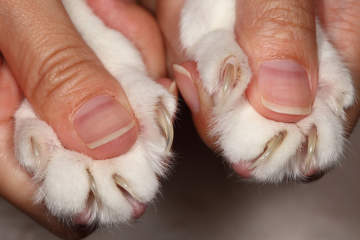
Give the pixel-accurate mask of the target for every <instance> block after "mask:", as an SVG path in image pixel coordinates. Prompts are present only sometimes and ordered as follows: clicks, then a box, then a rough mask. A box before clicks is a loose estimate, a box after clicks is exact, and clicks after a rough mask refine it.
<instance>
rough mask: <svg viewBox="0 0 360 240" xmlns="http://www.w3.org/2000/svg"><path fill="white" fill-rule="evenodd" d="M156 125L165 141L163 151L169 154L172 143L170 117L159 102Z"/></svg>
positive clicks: (172, 131)
mask: <svg viewBox="0 0 360 240" xmlns="http://www.w3.org/2000/svg"><path fill="white" fill-rule="evenodd" d="M157 120H158V124H159V127H160V129H161V131H162V134H163V136H164V137H165V139H166V147H165V151H166V152H170V150H171V146H172V144H173V141H174V128H173V125H172V121H171V115H170V113H169V112H168V110H167V109H166V107H165V106H164V105H163V104H162V103H161V102H160V103H159V105H158V119H157Z"/></svg>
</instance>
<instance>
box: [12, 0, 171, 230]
mask: <svg viewBox="0 0 360 240" xmlns="http://www.w3.org/2000/svg"><path fill="white" fill-rule="evenodd" d="M62 2H63V4H64V6H65V8H66V10H67V12H68V14H69V16H70V17H71V19H72V21H73V23H74V25H75V26H76V28H77V29H78V31H79V32H80V33H81V35H82V36H83V38H84V40H85V41H86V42H87V44H88V45H89V46H90V47H91V48H92V49H93V50H94V52H95V53H96V55H97V56H98V57H99V59H100V60H101V61H102V62H103V64H104V66H105V68H107V70H108V71H109V72H110V73H111V74H112V75H113V76H114V77H115V78H116V79H118V81H119V82H120V83H121V86H122V87H123V89H124V91H125V93H126V95H127V96H128V99H129V102H130V104H131V106H132V109H133V110H134V113H135V115H136V117H137V119H138V122H139V123H140V125H141V126H140V129H141V132H140V135H139V136H138V139H137V141H136V143H135V144H134V146H133V147H132V148H131V149H130V151H129V152H127V153H126V154H124V155H122V156H119V157H116V158H113V159H107V160H102V161H93V160H92V159H91V158H89V157H88V156H85V155H82V154H79V153H77V152H73V151H69V150H67V149H64V148H63V147H62V145H61V143H60V141H59V140H58V138H57V136H56V134H55V133H54V131H53V130H52V129H51V127H50V126H48V125H47V124H46V123H45V122H43V121H41V120H40V119H38V118H37V116H36V115H35V114H34V112H33V110H32V109H31V106H30V104H29V103H28V102H27V101H26V100H25V101H24V103H23V104H22V105H21V107H20V108H19V110H18V111H17V113H16V115H15V119H16V127H15V139H14V140H15V152H16V157H17V159H18V160H19V161H20V163H21V164H22V166H24V167H25V168H26V170H28V171H29V172H30V173H32V174H33V175H34V180H35V181H36V182H38V183H39V186H40V187H39V191H38V193H37V195H36V197H35V200H36V201H37V202H43V203H44V204H45V205H46V206H47V208H48V209H49V210H50V212H51V213H52V214H53V215H55V216H58V217H61V218H66V217H73V216H74V215H76V214H79V213H81V212H82V211H83V210H84V209H85V208H86V206H87V204H88V198H89V193H90V178H89V175H88V174H89V173H90V174H91V175H92V176H93V179H94V180H95V185H96V189H97V192H98V195H99V197H100V199H97V200H96V201H98V203H100V204H97V205H96V206H95V202H94V203H93V206H90V209H91V211H92V212H91V216H92V218H91V219H92V220H94V221H98V222H99V223H100V224H102V225H104V224H116V223H118V222H124V221H128V220H130V219H131V218H132V214H133V209H132V206H131V205H130V203H129V202H128V201H127V199H126V198H125V197H124V196H123V194H122V192H121V191H120V190H119V189H118V187H117V186H116V185H115V183H114V180H113V175H114V174H115V173H116V174H118V175H120V176H121V177H122V178H123V179H125V180H126V181H127V183H128V185H129V186H130V187H131V189H132V191H133V192H134V193H135V194H136V196H137V197H138V198H139V199H140V200H141V202H143V203H148V202H149V201H151V200H152V199H153V198H154V197H155V195H156V193H157V191H158V187H159V182H158V180H157V175H159V176H163V175H164V174H165V173H166V170H167V166H166V165H164V160H165V158H168V157H169V154H168V153H166V152H165V151H164V150H165V145H166V141H165V139H164V137H163V136H162V134H161V129H160V128H159V127H158V124H157V121H156V117H157V116H156V108H157V104H158V102H159V101H160V100H161V101H162V103H163V104H164V105H165V107H166V108H167V110H168V112H169V113H170V114H171V115H174V113H175V110H176V102H175V99H174V97H173V96H172V95H171V94H170V93H168V92H167V90H166V89H164V88H163V87H162V86H161V85H159V84H157V83H156V82H155V81H153V80H152V79H150V77H149V76H148V75H147V72H146V68H145V65H144V63H143V61H142V58H141V55H140V53H139V51H138V50H137V49H136V48H135V47H134V46H133V45H132V43H131V42H130V41H129V40H127V39H126V38H125V37H124V36H123V35H122V34H121V33H119V32H117V31H115V30H112V29H109V28H108V27H106V26H105V25H104V24H103V22H102V21H101V20H100V19H99V18H98V17H96V16H95V15H94V14H93V12H92V10H91V9H90V8H89V7H88V6H87V4H86V1H85V0H76V1H74V0H63V1H62ZM31 139H32V140H31ZM33 146H35V149H37V148H38V151H37V153H38V154H34V150H33ZM37 155H38V156H37Z"/></svg>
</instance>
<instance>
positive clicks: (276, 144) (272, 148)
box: [249, 132, 286, 170]
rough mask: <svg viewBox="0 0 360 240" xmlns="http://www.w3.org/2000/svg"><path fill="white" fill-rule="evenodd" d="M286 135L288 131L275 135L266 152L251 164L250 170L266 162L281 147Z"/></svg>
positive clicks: (267, 145)
mask: <svg viewBox="0 0 360 240" xmlns="http://www.w3.org/2000/svg"><path fill="white" fill-rule="evenodd" d="M285 137H286V132H280V133H279V134H277V135H276V136H274V137H273V138H272V139H271V140H270V141H269V142H268V143H267V144H266V147H265V150H264V152H263V153H262V154H261V155H260V156H259V157H258V158H257V159H256V160H255V161H253V163H252V164H251V165H250V168H249V170H254V169H255V168H256V167H258V166H260V165H263V164H266V163H267V162H268V161H269V160H270V159H271V156H272V155H273V153H274V152H275V151H276V150H277V149H278V148H279V146H280V145H281V143H282V142H283V141H284V138H285Z"/></svg>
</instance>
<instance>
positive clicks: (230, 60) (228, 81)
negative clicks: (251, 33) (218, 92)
mask: <svg viewBox="0 0 360 240" xmlns="http://www.w3.org/2000/svg"><path fill="white" fill-rule="evenodd" d="M223 65H224V66H223V68H222V70H221V75H220V79H221V80H222V84H223V86H222V96H223V97H224V96H227V95H228V94H229V93H230V91H231V90H232V89H233V88H234V87H235V85H236V83H237V80H238V76H240V68H239V67H238V64H237V62H236V57H235V56H229V57H227V58H226V59H225V61H224V64H223Z"/></svg>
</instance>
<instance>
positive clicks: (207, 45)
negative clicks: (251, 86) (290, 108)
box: [180, 0, 354, 182]
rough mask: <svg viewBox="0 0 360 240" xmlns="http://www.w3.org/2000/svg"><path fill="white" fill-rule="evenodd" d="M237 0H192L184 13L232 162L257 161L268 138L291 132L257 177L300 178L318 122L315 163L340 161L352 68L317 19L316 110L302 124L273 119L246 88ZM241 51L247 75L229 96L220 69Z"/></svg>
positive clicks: (189, 44) (192, 53) (184, 39)
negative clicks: (249, 99) (255, 105)
mask: <svg viewBox="0 0 360 240" xmlns="http://www.w3.org/2000/svg"><path fill="white" fill-rule="evenodd" d="M234 19H235V0H224V1H216V0H211V1H208V0H191V1H190V0H189V1H186V2H185V6H184V9H183V12H182V15H181V20H180V21H181V23H180V36H181V43H182V46H183V47H184V48H185V51H186V53H187V55H188V57H189V58H190V59H193V60H195V61H196V62H197V64H198V70H199V73H200V77H201V80H202V83H203V86H204V88H205V89H206V90H207V91H208V93H209V94H210V95H212V96H213V99H214V104H215V106H214V110H213V115H214V117H213V125H212V126H213V127H212V129H211V134H212V135H214V136H217V137H218V146H219V148H220V149H221V150H222V151H223V155H224V156H225V158H226V159H227V160H228V161H229V162H230V163H238V162H240V161H252V160H254V159H256V158H257V157H258V156H259V155H260V154H261V153H262V152H263V151H264V148H265V146H266V144H267V142H268V141H269V140H270V139H272V138H273V137H274V136H275V135H276V134H278V133H279V132H281V131H286V132H287V135H286V138H285V139H284V141H283V143H282V144H281V146H280V147H279V148H278V149H277V150H276V151H275V152H274V154H273V155H272V156H271V159H270V160H269V161H268V162H266V163H264V164H262V165H260V166H258V167H257V168H256V169H255V170H254V171H253V173H252V174H253V176H254V178H255V179H257V180H259V181H269V182H278V181H281V180H283V179H284V178H285V177H290V178H298V177H302V176H303V172H302V171H301V168H302V164H303V159H304V154H303V153H301V150H303V145H304V144H305V143H306V140H307V134H308V133H309V130H310V129H311V128H312V126H314V125H315V126H316V127H317V131H318V132H317V134H318V141H317V149H316V153H315V157H314V158H313V166H314V167H315V168H318V170H322V169H325V168H329V167H331V166H333V165H334V164H336V163H337V162H338V160H339V157H340V156H341V154H342V152H343V148H344V137H343V136H344V126H343V120H344V116H345V114H344V109H345V108H347V107H349V106H350V105H352V103H353V101H354V88H353V86H352V79H351V76H350V73H349V71H348V70H347V69H346V67H345V65H344V64H343V62H342V61H341V59H340V57H339V55H338V54H337V52H336V50H335V48H334V47H333V46H332V45H331V44H330V43H329V41H328V40H327V39H326V36H325V34H324V32H323V31H322V29H321V26H320V24H319V23H317V43H318V57H319V88H318V92H317V96H316V99H315V103H314V106H313V112H312V113H311V114H310V115H309V116H308V117H306V118H305V119H303V120H302V121H300V122H298V123H297V124H286V123H280V122H275V121H271V120H268V119H266V118H264V117H262V116H261V115H260V114H258V113H257V112H256V111H255V110H254V109H253V108H252V106H251V105H250V104H249V103H248V102H247V99H246V98H245V96H244V91H245V89H246V87H247V85H248V83H249V82H250V80H251V70H250V67H249V65H248V62H247V57H246V56H245V54H244V53H243V51H242V50H241V48H240V47H239V45H238V44H237V42H236V41H235V36H234V24H235V20H234ZM231 55H233V56H236V58H237V61H238V65H239V66H240V68H241V73H242V76H241V78H240V81H239V83H238V84H237V85H238V86H236V87H235V88H234V89H233V90H232V92H231V93H230V94H229V96H227V97H226V98H225V99H224V98H223V96H222V90H221V87H222V84H221V83H222V81H221V79H220V71H221V67H222V66H223V63H224V59H225V58H226V57H228V56H231Z"/></svg>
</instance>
